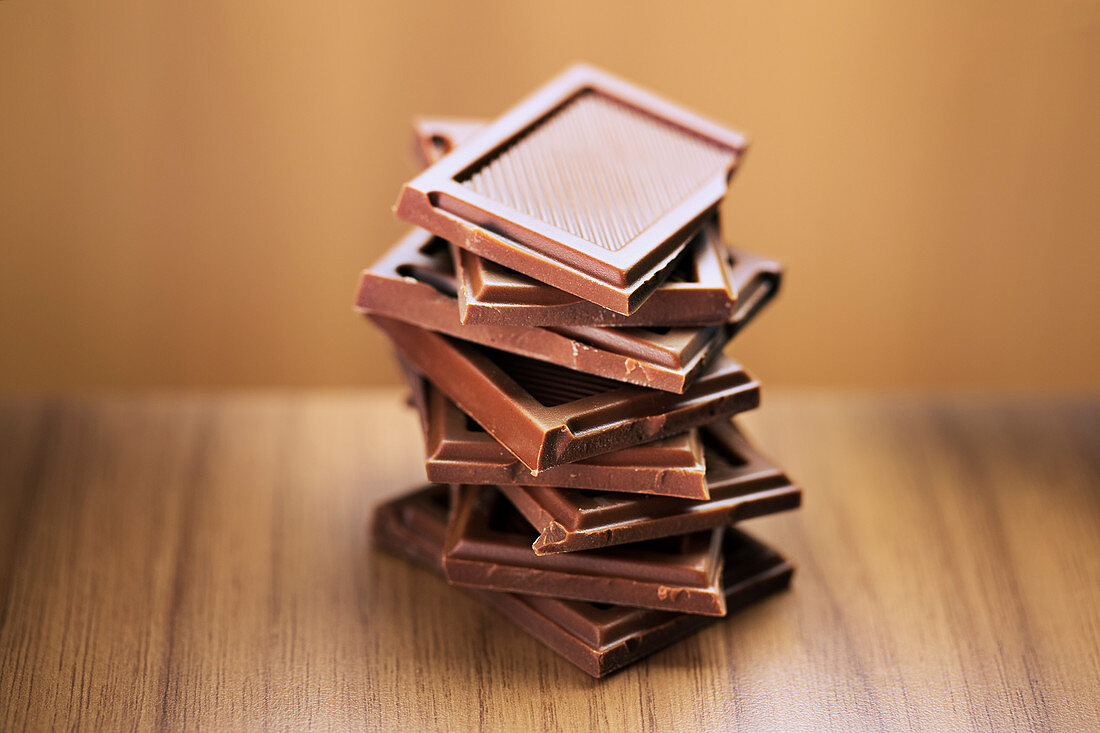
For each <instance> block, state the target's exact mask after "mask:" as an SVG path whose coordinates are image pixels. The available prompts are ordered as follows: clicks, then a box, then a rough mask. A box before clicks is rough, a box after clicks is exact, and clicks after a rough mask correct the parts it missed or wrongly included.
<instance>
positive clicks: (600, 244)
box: [396, 66, 745, 314]
mask: <svg viewBox="0 0 1100 733" xmlns="http://www.w3.org/2000/svg"><path fill="white" fill-rule="evenodd" d="M744 149H745V141H744V138H743V137H742V136H741V135H740V134H738V133H735V132H732V131H730V130H727V129H725V128H722V127H720V126H718V125H716V124H714V123H712V122H710V121H707V120H705V119H703V118H701V117H699V116H697V115H695V114H692V113H690V112H688V111H686V110H684V109H682V108H679V107H676V106H674V105H672V104H670V103H668V102H666V101H664V100H662V99H660V98H659V97H657V96H655V95H653V94H650V93H648V92H645V91H642V90H641V89H638V88H637V87H634V86H633V85H631V84H628V83H626V82H624V81H622V80H620V79H617V78H615V77H612V76H611V75H609V74H606V73H604V72H601V71H598V70H596V69H593V68H591V67H587V66H576V67H573V68H571V69H569V70H568V71H566V72H565V73H563V74H562V75H560V76H559V77H557V78H556V79H554V80H552V81H551V82H550V83H548V84H547V85H546V86H544V87H543V88H542V89H540V90H539V91H537V92H535V93H534V94H533V95H531V96H530V97H528V98H527V99H526V100H524V101H523V102H521V103H520V104H519V105H518V106H516V107H514V108H513V109H512V110H511V111H509V112H507V113H506V114H504V115H503V116H502V117H500V118H499V119H497V120H496V121H494V122H492V123H490V124H489V125H488V126H487V127H486V128H485V129H484V130H482V131H481V132H478V133H476V134H474V135H473V136H472V137H471V138H470V139H468V140H467V141H466V143H465V144H463V145H462V146H460V147H458V148H456V149H455V150H453V151H452V152H451V153H450V154H448V155H446V156H444V157H443V158H442V159H440V160H439V162H437V163H436V164H434V165H432V166H431V167H429V168H428V169H427V170H426V171H424V172H423V173H421V174H420V175H419V176H417V177H416V178H415V179H414V180H413V181H411V182H409V183H408V184H406V185H405V187H404V190H403V191H402V193H401V196H400V198H399V199H398V202H397V207H396V212H397V215H398V217H400V218H402V219H404V220H406V221H408V222H410V223H412V224H416V225H418V226H422V227H424V228H425V229H428V230H430V231H432V232H434V233H435V234H438V235H439V236H441V237H443V238H445V239H447V240H448V241H450V242H452V243H453V244H455V245H457V246H459V247H461V248H463V249H467V250H470V251H471V252H474V253H476V254H478V255H481V256H483V257H486V258H488V259H490V260H492V261H494V262H497V263H499V264H501V265H504V266H505V267H509V268H511V269H513V270H518V271H519V272H522V273H524V274H526V275H529V276H531V277H534V278H535V279H536V280H539V281H541V282H546V283H549V284H550V285H553V286H554V287H557V288H559V289H561V290H565V291H568V292H570V293H572V294H574V295H576V296H578V297H580V298H583V299H585V300H589V301H592V302H595V303H598V304H599V305H602V306H603V307H605V308H610V309H611V310H614V311H617V312H619V313H623V314H629V313H631V312H633V311H634V310H636V309H637V308H638V306H639V305H641V303H642V302H644V300H645V298H646V297H648V296H649V294H650V293H651V292H652V291H653V289H654V288H656V287H657V286H658V285H660V283H661V281H662V280H663V279H664V278H665V277H667V275H668V273H669V268H670V267H671V266H672V264H673V262H674V261H675V259H676V257H677V255H678V254H680V251H681V250H682V249H683V247H684V245H685V244H686V243H687V241H688V240H689V238H690V237H691V236H692V235H693V234H694V232H695V230H696V229H698V228H699V226H700V225H701V224H702V222H703V221H704V220H705V219H706V218H707V216H708V215H709V214H711V213H712V212H713V211H714V210H715V208H716V206H717V204H718V202H719V201H720V200H721V199H722V197H723V196H724V195H725V191H726V185H727V182H728V179H729V176H730V175H732V173H733V170H734V168H735V167H736V165H737V163H738V161H739V160H740V158H741V155H742V153H743V151H744Z"/></svg>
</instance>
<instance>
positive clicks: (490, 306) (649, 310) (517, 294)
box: [413, 117, 783, 335]
mask: <svg viewBox="0 0 1100 733" xmlns="http://www.w3.org/2000/svg"><path fill="white" fill-rule="evenodd" d="M484 124H485V122H484V121H479V120H469V119H453V118H432V117H421V118H417V119H416V120H415V121H414V122H413V128H414V132H415V134H416V140H417V143H418V150H420V155H421V161H422V162H423V163H424V164H425V165H430V164H432V163H434V162H436V161H437V160H439V158H441V157H442V156H443V155H445V154H446V153H448V152H450V151H451V150H453V149H454V148H455V147H456V146H457V145H460V144H461V143H462V142H464V141H465V140H466V139H468V138H469V137H470V136H472V135H473V134H474V132H476V131H477V130H478V129H479V128H480V126H482V125H484ZM720 229H721V228H720V226H719V225H718V220H717V218H714V219H712V220H711V221H709V222H708V223H707V224H706V225H705V226H704V227H703V228H702V229H701V230H700V231H699V232H698V233H697V234H696V235H695V237H694V238H693V239H692V241H691V242H690V243H689V244H688V247H687V252H686V253H685V254H684V256H682V257H681V258H680V259H679V261H678V262H677V264H676V265H675V268H674V269H673V271H672V274H670V275H669V277H668V279H667V280H665V281H664V282H663V283H661V285H660V286H658V288H657V289H656V290H655V291H654V292H653V294H652V295H650V296H649V298H648V299H647V300H646V302H645V303H643V304H642V305H641V306H640V307H639V308H638V310H636V311H635V312H634V313H632V314H630V315H628V316H624V315H622V314H620V313H616V312H614V311H611V310H608V309H606V308H602V307H600V306H598V305H596V304H595V303H590V302H588V301H586V300H582V299H580V298H577V297H576V296H574V295H571V294H569V293H566V292H565V291H562V290H558V289H557V288H554V287H552V286H550V285H547V284H546V283H542V282H539V281H537V280H534V279H532V278H530V277H527V276H526V275H522V274H520V273H518V272H516V271H514V270H509V269H508V268H505V267H501V266H500V265H498V264H496V263H494V262H490V261H489V260H486V259H485V258H483V257H479V256H478V255H476V254H474V253H472V252H469V251H466V250H461V249H458V250H457V252H456V256H455V274H456V275H457V277H458V303H459V314H460V317H461V319H462V322H463V323H467V324H470V323H475V324H494V325H513V326H569V325H597V326H696V325H707V324H720V323H725V324H729V325H731V326H732V327H733V332H734V333H736V331H738V330H740V329H741V328H742V327H743V326H744V325H745V324H746V323H747V322H748V321H749V320H750V319H751V318H752V316H754V315H755V314H756V312H757V311H759V310H760V309H761V308H762V307H763V306H764V304H766V303H767V302H768V301H769V300H771V298H773V297H774V296H775V295H776V293H777V292H778V291H779V286H780V284H781V281H782V273H783V268H782V265H780V264H779V263H778V262H776V261H775V260H770V259H767V258H765V257H761V256H760V255H756V254H753V253H751V252H746V251H744V250H740V249H733V248H729V247H727V246H726V245H725V244H724V243H723V242H722V241H721V231H720ZM456 249H457V248H456ZM738 299H740V301H741V303H742V305H741V306H740V307H739V306H738ZM731 335H732V333H731Z"/></svg>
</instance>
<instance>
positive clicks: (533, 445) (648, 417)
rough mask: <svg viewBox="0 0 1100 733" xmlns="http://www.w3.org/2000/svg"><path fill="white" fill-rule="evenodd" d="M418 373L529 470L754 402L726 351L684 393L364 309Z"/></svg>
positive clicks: (752, 386) (752, 388) (749, 384)
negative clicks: (623, 380) (468, 339)
mask: <svg viewBox="0 0 1100 733" xmlns="http://www.w3.org/2000/svg"><path fill="white" fill-rule="evenodd" d="M368 318H370V319H371V320H373V321H374V322H375V324H377V325H378V327H379V328H381V329H382V331H383V332H385V333H386V334H387V335H388V336H389V338H390V340H391V341H392V342H393V344H394V345H395V346H396V347H397V349H398V351H399V352H401V354H402V356H404V358H406V359H407V360H408V361H409V362H410V363H411V364H412V365H413V366H414V367H415V368H416V370H417V371H419V372H420V373H421V374H423V375H424V376H426V377H427V378H428V379H429V380H431V381H432V383H433V384H434V385H435V386H436V387H438V388H439V389H440V390H442V391H443V393H444V394H446V395H447V396H448V397H450V398H451V399H452V400H453V401H454V402H455V403H456V404H457V405H458V406H459V407H460V408H462V410H463V411H464V412H465V413H467V414H468V415H470V416H471V417H472V418H473V419H474V420H476V421H477V422H478V424H480V425H481V426H482V427H484V428H485V429H486V430H487V431H489V433H490V434H491V435H492V436H493V437H494V438H496V439H497V440H498V441H500V442H501V443H502V444H503V445H504V446H505V447H506V448H507V449H508V450H509V451H511V452H512V454H513V455H515V456H516V457H517V458H519V459H520V460H521V461H523V463H524V465H526V466H527V467H528V468H530V469H531V470H532V471H539V472H541V471H544V470H546V469H548V468H552V467H554V466H559V465H562V464H564V463H573V462H575V461H579V460H582V459H584V458H589V457H591V456H596V455H600V454H602V453H610V452H611V451H614V450H619V449H620V448H627V447H630V446H633V445H640V444H642V443H648V442H651V441H654V440H658V439H660V438H664V437H668V436H670V435H675V434H677V433H682V432H685V431H687V430H689V429H691V428H693V427H698V426H699V425H705V424H707V423H709V422H713V421H714V420H717V419H719V418H723V417H730V416H732V415H734V414H736V413H738V412H743V411H745V410H751V409H753V408H755V407H757V406H758V405H759V404H760V385H759V383H758V382H756V380H754V379H753V378H752V377H750V376H749V375H748V374H747V373H745V371H744V370H743V369H742V368H741V367H740V365H738V364H737V363H735V362H733V361H732V360H730V359H729V358H727V357H726V356H723V355H720V356H719V357H718V358H717V359H715V361H714V363H713V365H712V366H711V367H710V368H709V369H708V370H707V371H706V372H704V373H703V374H702V375H700V376H699V377H698V378H697V379H696V381H695V383H694V384H692V386H691V387H690V388H689V389H687V390H686V391H685V392H684V394H682V395H677V394H672V393H669V392H661V391H659V390H654V389H646V388H645V387H635V386H633V385H623V384H621V383H618V382H613V381H611V380H607V379H603V378H601V377H595V376H592V375H589V374H584V373H582V372H577V371H573V370H571V369H565V368H563V367H560V366H557V365H555V364H550V363H547V362H542V361H535V360H534V359H528V358H526V357H523V356H519V355H516V354H510V353H507V352H503V351H497V350H494V349H488V348H487V347H483V346H478V345H475V344H471V343H469V342H465V341H460V340H458V339H454V338H450V337H448V336H443V335H440V334H437V333H434V332H432V331H427V330H424V329H422V328H417V327H416V326H411V325H409V324H406V323H402V322H401V321H396V320H393V319H391V318H385V317H383V316H377V315H371V316H368Z"/></svg>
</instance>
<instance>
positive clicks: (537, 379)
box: [482, 348, 622, 407]
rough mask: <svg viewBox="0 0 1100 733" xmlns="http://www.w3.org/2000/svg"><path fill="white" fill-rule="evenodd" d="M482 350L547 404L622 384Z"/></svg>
mask: <svg viewBox="0 0 1100 733" xmlns="http://www.w3.org/2000/svg"><path fill="white" fill-rule="evenodd" d="M482 353H484V354H485V355H486V356H487V357H489V359H490V360H491V361H492V362H493V363H494V364H496V365H497V366H499V367H500V368H501V369H503V370H504V371H505V372H506V373H507V374H508V376H510V377H511V378H512V379H514V380H515V381H516V382H517V383H518V384H519V386H521V387H523V388H524V389H525V390H527V391H528V392H529V393H530V394H531V396H532V397H534V398H535V399H536V400H538V401H539V402H540V403H541V404H543V405H545V406H546V407H557V406H558V405H564V404H565V403H566V402H573V401H574V400H582V399H584V398H585V397H591V396H592V395H597V394H600V393H602V392H607V391H609V390H612V389H616V388H618V387H620V386H622V385H621V384H620V383H619V382H616V381H614V380H611V379H604V378H603V377H597V376H596V375H594V374H584V373H581V372H578V371H576V370H574V369H566V368H565V367H560V366H558V365H557V364H551V363H550V362H548V361H538V360H536V359H529V358H527V357H526V356H520V355H519V354H511V353H508V352H507V351H500V350H499V349H489V348H483V349H482Z"/></svg>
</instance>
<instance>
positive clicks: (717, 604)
mask: <svg viewBox="0 0 1100 733" xmlns="http://www.w3.org/2000/svg"><path fill="white" fill-rule="evenodd" d="M451 490H452V499H451V502H452V503H451V507H452V509H451V514H450V518H449V521H448V525H447V540H446V542H445V544H444V545H443V570H444V572H445V573H446V574H447V580H448V581H449V582H451V583H452V584H454V585H463V586H471V587H475V588H485V589H488V590H496V591H507V592H511V593H524V594H529V595H540V596H553V597H555V598H571V599H573V600H578V601H590V602H593V603H614V604H619V605H623V606H638V607H641V608H657V609H662V610H665V611H679V612H681V613H698V614H702V615H704V616H724V615H726V598H725V595H724V594H723V593H722V587H721V577H722V533H723V528H722V527H718V528H715V529H710V530H704V531H702V532H695V533H693V534H689V535H681V536H679V537H666V538H663V539H659V540H648V541H646V542H635V543H633V544H630V545H621V546H619V547H611V548H607V549H603V550H590V551H588V552H567V553H562V554H557V555H542V556H539V555H536V554H535V552H534V550H532V549H531V543H532V541H533V540H534V539H535V533H534V532H532V531H531V528H530V525H529V524H528V523H527V521H526V520H525V519H524V518H523V516H522V515H521V514H519V512H517V511H516V509H515V507H513V506H512V504H511V502H509V501H508V500H507V499H505V498H504V496H503V495H502V494H501V493H500V491H499V490H498V489H496V488H495V487H492V486H469V485H458V486H452V487H451Z"/></svg>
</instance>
